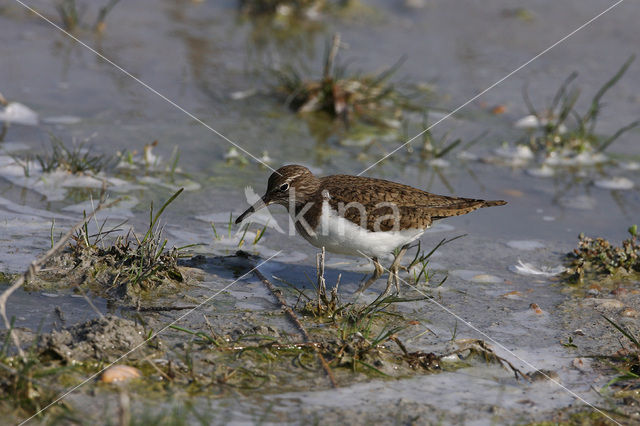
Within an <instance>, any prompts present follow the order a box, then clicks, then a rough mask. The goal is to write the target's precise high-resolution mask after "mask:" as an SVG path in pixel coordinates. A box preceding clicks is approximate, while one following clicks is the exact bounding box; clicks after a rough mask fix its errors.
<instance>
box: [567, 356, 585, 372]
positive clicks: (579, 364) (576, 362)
mask: <svg viewBox="0 0 640 426" xmlns="http://www.w3.org/2000/svg"><path fill="white" fill-rule="evenodd" d="M571 364H572V365H573V367H574V368H575V369H577V370H580V371H583V372H584V371H587V370H589V362H588V361H587V360H585V359H584V358H574V359H573V361H572V362H571Z"/></svg>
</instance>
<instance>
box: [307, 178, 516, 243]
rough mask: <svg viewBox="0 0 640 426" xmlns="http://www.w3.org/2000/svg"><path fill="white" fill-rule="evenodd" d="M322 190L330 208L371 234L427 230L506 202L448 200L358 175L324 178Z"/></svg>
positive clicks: (442, 196) (319, 200) (320, 199)
mask: <svg viewBox="0 0 640 426" xmlns="http://www.w3.org/2000/svg"><path fill="white" fill-rule="evenodd" d="M336 177H337V178H338V179H335V178H336ZM321 187H322V188H323V189H325V190H326V191H327V194H328V201H329V205H330V206H331V207H332V208H333V209H334V210H336V211H338V213H339V214H340V215H341V216H343V217H344V218H345V219H348V220H349V221H351V222H353V223H355V224H358V225H365V224H366V227H367V229H369V230H371V231H373V230H380V231H388V230H394V229H395V230H404V229H412V228H422V229H424V228H427V227H429V226H430V225H431V223H432V222H433V221H434V220H437V219H442V218H445V217H449V216H459V215H462V214H466V213H470V212H472V211H473V210H476V209H479V208H481V207H490V206H498V205H503V204H506V202H504V201H484V200H477V199H471V198H459V197H447V196H444V195H437V194H432V193H429V192H426V191H422V190H419V189H416V188H413V187H410V186H408V185H403V184H400V183H396V182H391V181H387V180H382V179H373V178H366V177H359V176H347V175H339V176H332V179H327V178H322V184H321ZM322 199H323V195H322V194H318V197H317V201H318V202H319V203H322ZM355 200H359V202H355ZM363 214H364V218H363ZM397 218H399V220H397Z"/></svg>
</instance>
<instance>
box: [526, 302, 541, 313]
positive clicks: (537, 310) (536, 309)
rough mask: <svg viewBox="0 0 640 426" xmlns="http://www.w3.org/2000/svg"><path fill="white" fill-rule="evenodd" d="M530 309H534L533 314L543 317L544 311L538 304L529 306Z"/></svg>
mask: <svg viewBox="0 0 640 426" xmlns="http://www.w3.org/2000/svg"><path fill="white" fill-rule="evenodd" d="M529 309H532V310H533V312H535V313H536V314H537V315H542V314H543V311H542V309H540V306H538V304H536V303H532V304H530V305H529Z"/></svg>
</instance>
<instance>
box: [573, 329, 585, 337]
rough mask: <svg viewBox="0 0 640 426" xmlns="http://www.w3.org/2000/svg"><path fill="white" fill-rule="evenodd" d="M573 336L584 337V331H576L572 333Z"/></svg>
mask: <svg viewBox="0 0 640 426" xmlns="http://www.w3.org/2000/svg"><path fill="white" fill-rule="evenodd" d="M573 334H575V335H576V336H584V331H582V329H580V328H579V329H577V330H574V331H573Z"/></svg>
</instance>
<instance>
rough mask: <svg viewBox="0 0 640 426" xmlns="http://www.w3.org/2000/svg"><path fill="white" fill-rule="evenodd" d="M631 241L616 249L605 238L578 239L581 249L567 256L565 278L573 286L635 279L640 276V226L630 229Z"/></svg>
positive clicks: (583, 236) (625, 241)
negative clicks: (639, 239)
mask: <svg viewBox="0 0 640 426" xmlns="http://www.w3.org/2000/svg"><path fill="white" fill-rule="evenodd" d="M628 232H629V235H630V238H627V239H625V240H624V241H622V246H620V247H616V246H614V245H612V244H611V243H610V242H609V241H607V240H605V239H604V238H596V239H593V238H589V237H587V236H585V235H584V234H580V235H579V237H578V238H579V242H578V247H577V248H576V249H574V250H573V252H572V253H569V254H568V255H567V258H568V264H567V271H566V272H565V273H564V274H565V277H566V278H567V279H568V280H569V281H570V282H583V281H584V280H585V279H587V280H593V279H603V278H606V279H607V280H620V279H628V280H629V279H633V278H634V277H636V278H637V277H639V276H640V275H639V274H640V242H639V241H638V226H637V225H633V226H630V227H629V230H628Z"/></svg>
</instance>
